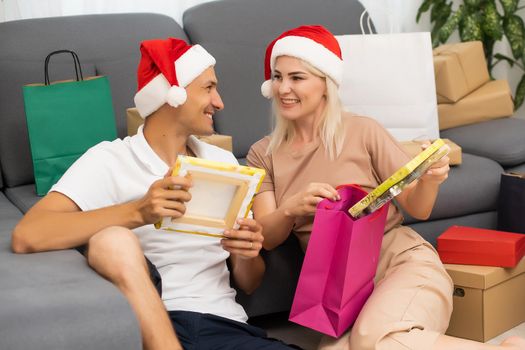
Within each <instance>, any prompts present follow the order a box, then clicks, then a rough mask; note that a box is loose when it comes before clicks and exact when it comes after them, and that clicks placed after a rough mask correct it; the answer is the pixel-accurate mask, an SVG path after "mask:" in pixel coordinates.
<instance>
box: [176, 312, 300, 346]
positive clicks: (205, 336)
mask: <svg viewBox="0 0 525 350" xmlns="http://www.w3.org/2000/svg"><path fill="white" fill-rule="evenodd" d="M169 315H170V318H171V321H172V322H173V325H174V327H175V328H176V329H178V330H179V333H180V339H181V341H182V342H183V344H184V345H185V346H187V347H188V348H191V349H195V350H207V349H214V350H229V349H236V350H296V349H301V348H300V347H298V346H295V345H287V344H285V343H283V342H282V341H279V340H277V339H271V338H267V337H266V332H265V331H264V330H263V329H261V328H258V327H254V326H251V325H249V324H246V323H242V322H237V321H233V320H230V319H227V318H224V317H220V316H215V315H211V314H202V313H198V312H191V311H170V313H169Z"/></svg>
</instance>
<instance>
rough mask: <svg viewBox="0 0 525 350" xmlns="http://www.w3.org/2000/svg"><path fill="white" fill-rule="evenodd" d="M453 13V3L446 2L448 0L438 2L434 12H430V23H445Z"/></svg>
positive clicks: (435, 3)
mask: <svg viewBox="0 0 525 350" xmlns="http://www.w3.org/2000/svg"><path fill="white" fill-rule="evenodd" d="M451 12H452V3H448V4H447V2H446V0H437V1H436V2H434V6H433V7H432V10H430V21H431V22H443V23H444V22H445V21H446V20H447V18H448V16H450V13H451Z"/></svg>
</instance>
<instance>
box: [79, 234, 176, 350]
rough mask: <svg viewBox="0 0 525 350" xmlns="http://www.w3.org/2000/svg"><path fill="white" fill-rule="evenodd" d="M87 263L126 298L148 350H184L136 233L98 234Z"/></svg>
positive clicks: (92, 241)
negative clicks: (152, 279) (156, 287)
mask: <svg viewBox="0 0 525 350" xmlns="http://www.w3.org/2000/svg"><path fill="white" fill-rule="evenodd" d="M87 259H88V263H89V265H90V266H91V267H92V268H93V269H94V270H95V271H96V272H98V273H99V274H100V275H101V276H102V277H104V278H106V279H107V280H109V281H110V282H111V283H113V284H114V285H115V286H117V288H118V289H120V291H121V292H122V293H123V294H124V295H125V296H126V298H127V300H128V302H129V303H130V304H131V307H132V308H133V310H134V312H135V314H136V315H137V318H138V321H139V323H140V328H141V332H142V340H143V344H144V349H146V350H152V349H182V347H181V345H180V343H179V341H178V340H177V337H176V335H175V332H174V330H173V326H172V324H171V321H170V320H169V317H168V314H167V312H166V308H165V307H164V304H163V302H162V300H161V299H160V297H159V294H158V293H157V290H156V289H155V287H154V286H153V283H152V282H151V279H150V274H149V271H148V266H147V263H146V259H145V258H144V254H143V252H142V249H141V247H140V243H139V240H138V238H137V237H136V236H135V234H134V233H133V232H131V231H130V230H128V229H127V228H124V227H109V228H106V229H104V230H102V231H100V232H98V233H96V234H95V235H94V236H93V237H91V239H90V240H89V243H88V251H87Z"/></svg>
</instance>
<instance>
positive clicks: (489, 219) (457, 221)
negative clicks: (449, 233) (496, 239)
mask: <svg viewBox="0 0 525 350" xmlns="http://www.w3.org/2000/svg"><path fill="white" fill-rule="evenodd" d="M497 222H498V213H497V212H496V211H490V212H486V213H478V214H471V215H465V216H459V217H452V218H444V219H439V220H432V221H423V222H417V223H414V224H411V225H409V226H410V227H412V229H414V230H415V231H416V232H417V233H419V234H420V235H421V236H422V237H423V238H425V239H426V240H427V241H428V242H430V244H432V245H433V246H434V247H437V238H438V237H439V235H441V234H442V233H443V232H444V231H445V230H446V229H448V228H449V227H450V226H453V225H461V226H470V227H479V228H486V229H491V230H495V229H496V225H497Z"/></svg>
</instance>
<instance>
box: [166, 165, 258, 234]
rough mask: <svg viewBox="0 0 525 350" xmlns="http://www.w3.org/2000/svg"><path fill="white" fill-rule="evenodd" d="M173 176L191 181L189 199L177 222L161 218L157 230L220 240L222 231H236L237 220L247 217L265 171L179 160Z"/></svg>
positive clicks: (239, 166) (176, 219) (175, 219)
mask: <svg viewBox="0 0 525 350" xmlns="http://www.w3.org/2000/svg"><path fill="white" fill-rule="evenodd" d="M172 175H173V176H186V177H189V178H191V180H192V183H193V186H192V187H191V188H190V189H189V192H190V194H191V195H192V199H191V200H190V201H189V202H188V203H186V212H185V214H184V216H182V217H180V218H174V219H172V218H164V219H163V220H162V221H161V222H160V223H159V224H158V225H156V226H157V228H160V229H163V230H167V231H177V232H183V233H192V234H199V235H204V236H212V237H223V232H224V230H227V229H232V228H233V229H235V228H238V225H237V223H236V221H237V219H238V218H240V217H247V216H248V214H249V211H250V209H251V205H252V201H253V196H254V195H255V193H256V192H257V191H258V189H259V187H260V185H261V183H262V179H263V178H264V176H265V171H264V170H262V169H258V168H252V167H246V166H241V165H237V164H231V163H222V162H215V161H209V160H204V159H200V158H193V157H187V156H179V158H178V159H177V163H176V165H175V167H174V169H173V173H172Z"/></svg>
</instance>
